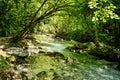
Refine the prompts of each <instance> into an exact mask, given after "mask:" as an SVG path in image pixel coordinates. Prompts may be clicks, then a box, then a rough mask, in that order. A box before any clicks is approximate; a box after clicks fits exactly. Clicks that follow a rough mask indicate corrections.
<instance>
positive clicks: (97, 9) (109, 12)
mask: <svg viewBox="0 0 120 80" xmlns="http://www.w3.org/2000/svg"><path fill="white" fill-rule="evenodd" d="M88 4H89V5H88V6H89V7H90V8H91V9H93V10H94V17H93V18H92V21H93V22H95V23H96V22H98V21H102V22H106V21H107V19H108V18H110V19H119V17H118V15H117V14H115V13H114V11H115V9H116V6H114V4H112V3H110V2H109V0H91V1H90V2H89V3H88Z"/></svg>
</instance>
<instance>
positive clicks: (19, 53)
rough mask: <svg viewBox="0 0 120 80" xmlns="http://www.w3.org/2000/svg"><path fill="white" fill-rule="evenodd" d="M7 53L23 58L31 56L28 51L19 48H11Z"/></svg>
mask: <svg viewBox="0 0 120 80" xmlns="http://www.w3.org/2000/svg"><path fill="white" fill-rule="evenodd" d="M5 51H6V53H7V54H10V55H16V56H21V57H25V56H28V55H29V54H28V52H27V51H26V50H24V49H22V48H19V47H10V48H8V49H6V50H5Z"/></svg>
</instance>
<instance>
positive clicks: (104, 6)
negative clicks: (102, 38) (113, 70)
mask: <svg viewBox="0 0 120 80" xmlns="http://www.w3.org/2000/svg"><path fill="white" fill-rule="evenodd" d="M88 4H89V5H88V6H89V8H90V9H92V10H93V11H94V12H93V13H94V14H93V17H92V21H93V23H94V26H93V30H94V39H95V44H96V46H99V40H98V27H99V24H100V23H106V22H107V21H109V20H111V19H120V18H119V16H118V15H117V14H116V13H114V11H115V9H116V6H114V4H112V2H110V1H109V0H91V1H90V2H88Z"/></svg>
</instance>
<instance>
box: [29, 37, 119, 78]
mask: <svg viewBox="0 0 120 80" xmlns="http://www.w3.org/2000/svg"><path fill="white" fill-rule="evenodd" d="M38 38H39V37H38ZM40 40H41V43H42V45H41V47H42V48H43V49H45V50H46V51H48V52H60V53H61V54H63V55H64V56H65V57H69V58H68V59H70V60H71V61H70V60H68V59H63V60H62V59H57V58H55V57H49V56H43V55H42V56H41V55H37V56H35V59H34V61H33V62H31V63H32V64H31V68H30V72H29V73H28V76H31V77H34V76H35V75H36V74H38V73H39V72H42V71H45V72H47V74H45V75H46V76H45V75H42V76H38V77H37V78H36V79H37V80H120V72H119V71H117V70H116V69H115V67H116V66H117V65H116V64H115V63H112V62H108V61H106V60H98V59H97V58H96V57H93V56H91V55H88V54H79V53H73V52H70V51H69V50H66V49H65V48H66V47H67V46H71V44H70V43H69V42H67V41H63V40H57V39H53V38H49V37H48V36H45V35H43V36H40ZM39 46H40V45H39ZM66 61H67V63H66ZM51 69H52V70H53V71H51ZM55 73H56V74H57V77H56V76H55V75H54V74H55Z"/></svg>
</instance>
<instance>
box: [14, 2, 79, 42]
mask: <svg viewBox="0 0 120 80" xmlns="http://www.w3.org/2000/svg"><path fill="white" fill-rule="evenodd" d="M76 2H78V1H77V0H42V2H40V3H39V5H40V6H39V7H38V10H37V11H36V12H35V14H34V16H33V17H32V18H31V20H30V22H29V24H28V25H26V26H25V28H24V29H23V30H22V31H21V32H20V34H18V35H16V36H15V37H14V38H13V39H14V41H20V40H22V39H24V38H25V37H26V35H27V34H28V32H29V30H30V29H31V28H34V27H35V26H36V24H38V23H40V22H41V21H43V20H45V19H47V18H50V17H52V16H55V15H71V13H70V11H69V10H70V9H71V8H73V9H75V8H79V7H78V6H76V5H77V4H76Z"/></svg>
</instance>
